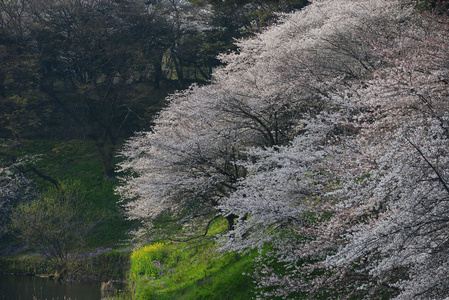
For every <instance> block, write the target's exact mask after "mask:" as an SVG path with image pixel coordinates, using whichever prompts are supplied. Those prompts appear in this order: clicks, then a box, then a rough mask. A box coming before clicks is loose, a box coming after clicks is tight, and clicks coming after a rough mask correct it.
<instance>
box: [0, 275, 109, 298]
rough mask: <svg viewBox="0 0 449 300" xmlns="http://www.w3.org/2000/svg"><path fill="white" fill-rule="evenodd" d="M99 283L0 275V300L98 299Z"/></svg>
mask: <svg viewBox="0 0 449 300" xmlns="http://www.w3.org/2000/svg"><path fill="white" fill-rule="evenodd" d="M106 296H107V295H104V294H103V295H102V292H101V291H100V284H99V283H92V284H86V283H68V282H58V281H55V280H51V279H48V278H38V277H28V276H14V275H0V300H100V299H102V297H106Z"/></svg>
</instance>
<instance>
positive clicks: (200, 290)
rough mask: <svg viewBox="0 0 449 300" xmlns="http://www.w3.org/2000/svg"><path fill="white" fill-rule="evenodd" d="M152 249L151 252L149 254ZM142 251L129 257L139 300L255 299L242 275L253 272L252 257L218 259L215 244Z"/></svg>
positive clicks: (157, 246) (170, 246) (171, 245)
mask: <svg viewBox="0 0 449 300" xmlns="http://www.w3.org/2000/svg"><path fill="white" fill-rule="evenodd" d="M151 247H153V249H154V251H148V250H149V249H150V248H151ZM141 249H142V250H136V251H134V252H133V254H132V255H131V271H130V284H131V286H132V287H133V288H134V293H135V296H136V299H138V300H139V299H140V300H149V299H167V300H168V299H252V298H253V297H254V283H253V280H252V278H251V277H249V276H248V275H243V273H246V274H248V273H251V272H252V270H253V266H252V260H253V258H254V255H240V254H236V253H227V254H223V255H222V256H219V255H218V253H217V252H216V251H215V250H216V246H215V245H214V243H207V244H202V245H201V244H197V245H187V244H186V243H177V244H173V243H169V244H164V245H161V244H159V245H154V246H146V247H143V248H141ZM144 256H147V259H145V257H144ZM145 270H146V271H147V272H145Z"/></svg>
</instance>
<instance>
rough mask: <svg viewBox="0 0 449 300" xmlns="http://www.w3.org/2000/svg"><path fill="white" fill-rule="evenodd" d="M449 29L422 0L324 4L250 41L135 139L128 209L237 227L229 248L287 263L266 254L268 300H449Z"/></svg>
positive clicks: (127, 168) (175, 98) (262, 276)
mask: <svg viewBox="0 0 449 300" xmlns="http://www.w3.org/2000/svg"><path fill="white" fill-rule="evenodd" d="M448 32H449V25H448V22H447V19H445V17H443V16H442V15H433V14H430V13H428V12H423V11H419V10H417V9H416V2H414V1H407V0H394V1H385V0H376V1H368V0H362V1H354V0H328V1H324V0H323V1H319V0H316V1H313V3H312V4H311V5H309V6H307V7H306V8H304V9H303V10H302V11H299V12H296V13H292V14H288V15H285V16H284V17H283V19H282V20H281V21H280V22H279V23H278V24H276V25H274V26H273V27H271V28H268V29H266V30H265V31H264V32H261V33H260V34H258V35H256V36H255V37H254V38H251V39H246V40H241V41H239V42H238V47H239V51H238V52H236V53H231V54H228V55H223V56H221V59H222V61H223V62H224V63H226V66H225V67H223V68H221V69H220V70H218V71H217V72H216V73H215V74H214V80H213V81H212V83H211V84H210V85H208V86H203V87H199V86H193V87H191V88H190V89H189V90H187V91H183V92H179V93H177V94H175V95H172V96H171V97H170V99H169V105H168V106H167V107H166V108H165V109H164V110H163V111H162V112H161V113H160V115H159V117H158V118H157V119H156V120H155V126H154V128H153V130H152V131H151V132H143V133H140V134H138V135H137V136H135V137H134V138H132V139H131V140H130V141H129V142H128V143H127V145H126V147H125V148H124V150H123V151H122V155H123V156H125V157H126V160H125V161H124V162H123V163H121V165H120V167H121V170H122V171H123V172H124V174H125V176H124V178H123V183H124V184H123V185H122V186H121V187H120V188H119V189H118V191H119V192H120V193H121V194H122V196H123V197H124V198H126V199H133V201H130V202H129V212H130V215H131V216H134V217H139V218H146V219H147V220H149V221H154V220H155V218H156V217H157V216H158V215H161V214H163V213H166V212H167V211H168V212H171V213H177V214H178V215H180V219H182V220H188V221H190V220H192V219H193V218H195V217H197V216H206V217H207V218H206V219H204V220H205V223H203V224H205V225H206V228H207V226H208V225H209V224H210V220H211V219H213V218H215V217H216V216H224V217H226V218H227V219H228V222H229V226H228V232H227V233H226V234H224V235H223V236H222V238H221V242H222V249H223V250H231V251H245V250H247V249H253V248H259V249H260V250H261V251H262V250H264V246H266V245H269V249H270V250H269V252H268V253H267V254H266V255H268V257H269V258H270V260H274V261H276V262H278V263H280V264H282V265H283V266H284V267H285V268H284V269H283V270H282V272H278V270H276V268H274V267H273V266H272V265H270V263H269V262H267V260H265V258H266V257H267V256H261V258H260V262H261V263H260V268H259V271H260V272H259V273H256V274H255V277H256V278H257V279H258V281H259V285H260V287H261V288H265V287H269V288H270V289H268V290H264V289H262V293H261V296H266V297H271V296H280V297H288V296H291V295H298V293H305V294H304V295H308V296H312V295H321V296H323V297H324V296H327V297H329V296H332V297H335V296H337V295H338V296H339V297H342V298H345V297H347V298H349V297H361V298H363V297H368V298H370V297H375V296H379V295H380V296H382V297H393V296H397V297H398V298H399V299H411V298H414V299H415V298H417V299H420V298H422V299H428V298H436V299H440V298H444V296H445V295H446V294H447V293H448V291H447V284H448V282H447V278H448V276H447V275H448V272H449V271H448V270H449V269H448V268H447V265H448V264H449V263H448V261H447V259H446V258H447V256H448V255H447V254H448V253H447V240H448V235H447V234H446V231H447V220H448V216H447V213H446V211H447V199H448V196H449V187H448V186H449V183H448V179H447V176H448V172H449V170H448V168H447V166H448V158H447V157H448V154H449V153H448V149H449V147H448V146H449V144H448V137H449V136H448V135H449V123H448V120H449V111H448V107H447V84H448V82H449V79H448V76H449V71H448V69H449V68H448V67H449V64H448V63H447V62H448V61H449V60H448V58H449V57H448V53H449V52H448V50H449V49H448V45H449V44H448ZM208 222H209V223H208ZM190 229H191V228H189V230H190ZM206 231H207V230H206ZM295 293H296V294H295ZM307 293H311V294H307Z"/></svg>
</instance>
